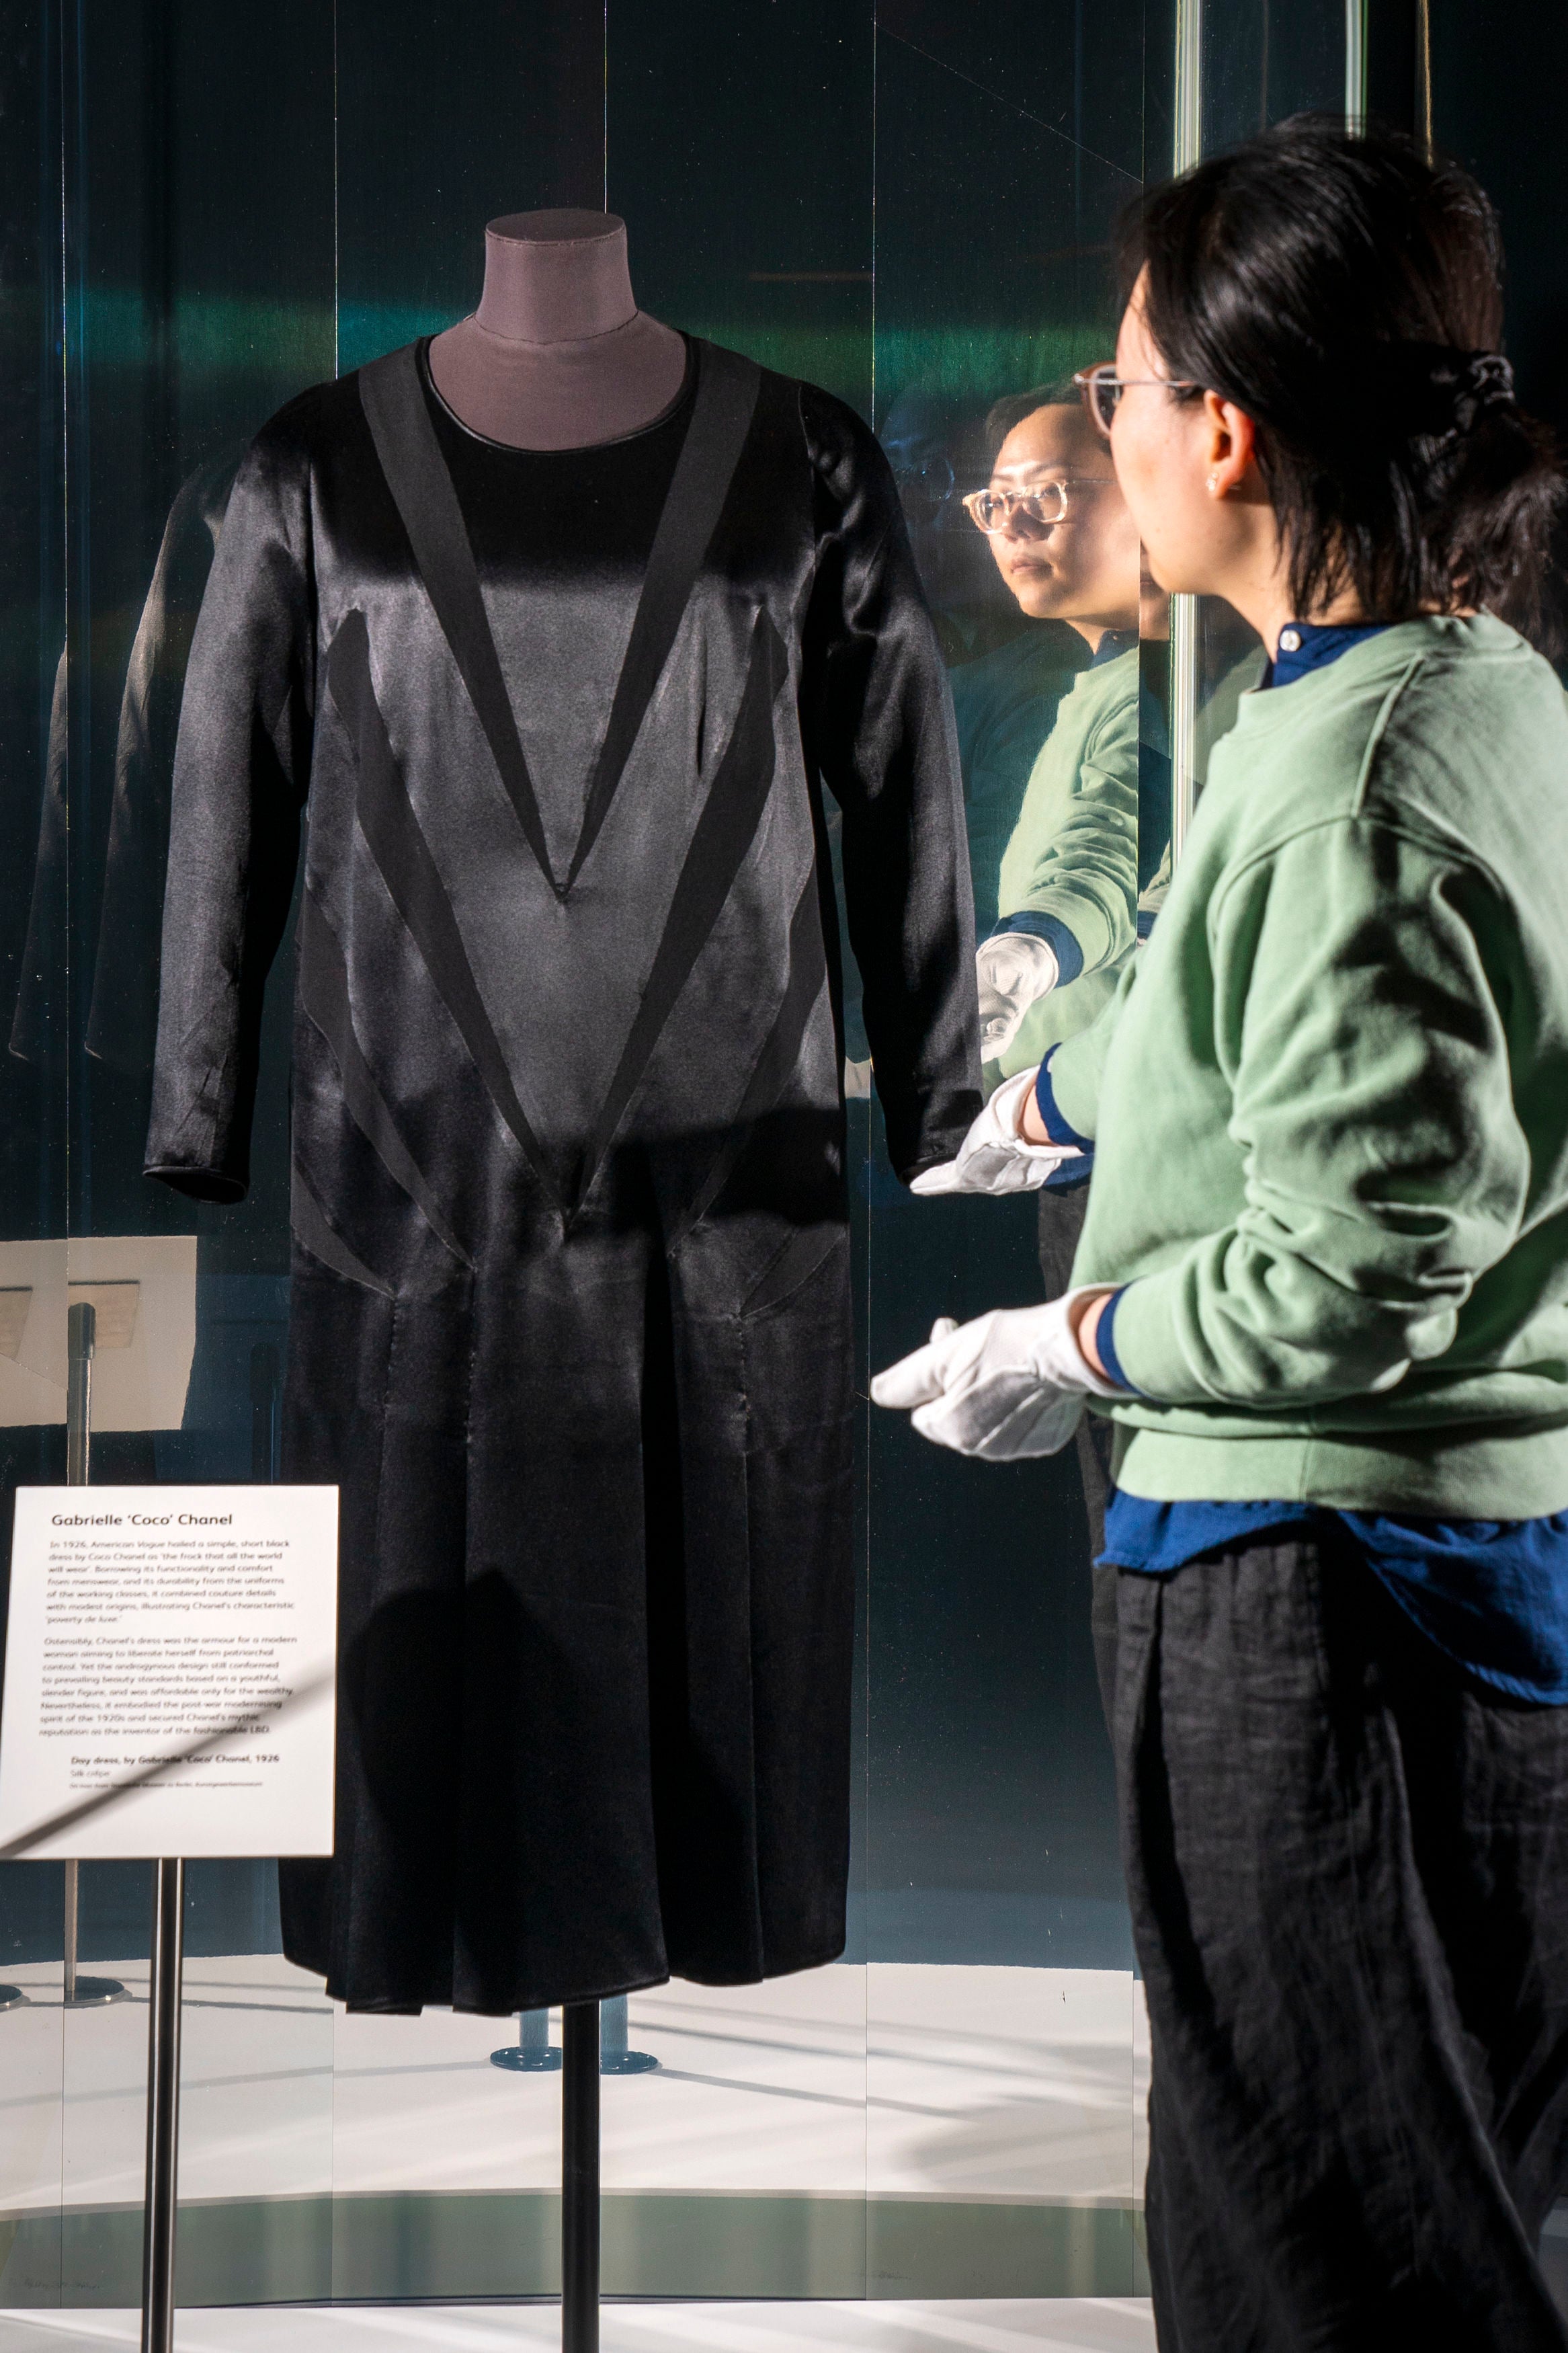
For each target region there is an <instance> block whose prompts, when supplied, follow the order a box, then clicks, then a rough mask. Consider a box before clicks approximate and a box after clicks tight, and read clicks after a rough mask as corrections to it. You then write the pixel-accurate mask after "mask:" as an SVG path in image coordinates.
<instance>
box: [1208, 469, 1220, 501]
mask: <svg viewBox="0 0 1568 2353" xmlns="http://www.w3.org/2000/svg"><path fill="white" fill-rule="evenodd" d="M1208 490H1209V496H1210V498H1211V499H1217V498H1218V496H1219V476H1218V475H1217V474H1211V475H1210V476H1209V482H1208Z"/></svg>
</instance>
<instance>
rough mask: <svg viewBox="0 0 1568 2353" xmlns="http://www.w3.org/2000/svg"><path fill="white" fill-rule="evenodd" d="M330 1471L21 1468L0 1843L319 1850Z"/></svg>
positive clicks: (327, 1765)
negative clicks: (233, 1483) (173, 1481)
mask: <svg viewBox="0 0 1568 2353" xmlns="http://www.w3.org/2000/svg"><path fill="white" fill-rule="evenodd" d="M337 1562H338V1491H337V1489H336V1488H335V1487H266V1486H254V1487H21V1488H18V1490H17V1492H16V1526H15V1532H14V1535H13V1539H12V1546H11V1603H10V1611H9V1617H8V1620H7V1624H6V1634H5V1698H4V1704H3V1707H0V1854H3V1855H12V1856H20V1855H24V1854H25V1855H27V1856H29V1857H37V1858H43V1857H47V1856H61V1857H68V1858H69V1857H79V1858H83V1859H86V1860H97V1859H100V1858H118V1857H123V1856H132V1855H185V1856H191V1855H274V1854H290V1855H292V1854H330V1853H331V1850H332V1745H333V1719H334V1709H333V1676H334V1670H335V1660H336V1647H337V1586H338V1579H337Z"/></svg>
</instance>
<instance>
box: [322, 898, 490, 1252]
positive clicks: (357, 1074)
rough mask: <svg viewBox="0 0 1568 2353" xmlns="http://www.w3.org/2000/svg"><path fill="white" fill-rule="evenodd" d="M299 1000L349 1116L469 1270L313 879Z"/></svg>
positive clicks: (394, 1179)
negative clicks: (359, 1028)
mask: <svg viewBox="0 0 1568 2353" xmlns="http://www.w3.org/2000/svg"><path fill="white" fill-rule="evenodd" d="M300 1003H301V1004H302V1005H303V1007H304V1008H305V1011H306V1013H307V1015H308V1016H309V1018H310V1020H312V1021H313V1022H314V1023H315V1025H316V1028H317V1029H319V1030H320V1031H321V1036H322V1037H323V1038H324V1039H326V1041H327V1045H328V1048H329V1050H330V1051H331V1056H332V1060H334V1061H335V1062H336V1064H337V1066H338V1072H339V1075H340V1077H341V1078H342V1088H343V1101H344V1103H345V1104H346V1105H347V1106H348V1110H349V1113H350V1116H351V1117H352V1118H353V1120H354V1122H355V1123H356V1124H357V1125H358V1126H359V1127H360V1128H361V1129H362V1130H363V1133H364V1134H365V1135H366V1136H367V1137H368V1138H369V1140H370V1143H371V1145H372V1147H373V1148H374V1152H375V1154H376V1155H377V1157H378V1158H379V1159H380V1161H381V1163H382V1165H383V1166H384V1168H385V1169H386V1171H387V1173H388V1175H389V1176H391V1177H392V1179H393V1182H394V1183H395V1184H396V1185H400V1186H401V1187H402V1188H403V1190H404V1191H405V1193H406V1194H407V1195H408V1197H409V1198H410V1200H412V1201H413V1202H415V1203H416V1206H417V1207H418V1208H419V1210H420V1212H421V1213H422V1215H423V1217H424V1219H425V1222H426V1225H427V1226H428V1227H429V1228H430V1229H431V1231H432V1232H433V1233H434V1234H435V1236H436V1237H437V1240H438V1241H440V1242H442V1243H443V1244H444V1245H445V1246H446V1248H447V1250H450V1251H451V1253H452V1256H453V1257H454V1258H455V1259H457V1260H458V1261H459V1263H460V1264H461V1265H463V1266H466V1267H468V1269H469V1270H470V1271H471V1270H472V1267H473V1263H474V1261H473V1259H472V1257H471V1255H470V1254H469V1252H468V1250H465V1249H464V1248H463V1245H462V1243H461V1242H460V1241H459V1240H458V1237H457V1235H456V1234H455V1233H454V1232H453V1230H452V1228H451V1225H450V1223H449V1222H448V1220H447V1215H446V1212H445V1211H444V1210H443V1208H442V1207H441V1205H440V1203H439V1201H438V1200H437V1198H436V1193H435V1188H434V1187H433V1186H432V1185H431V1183H430V1180H429V1178H428V1177H427V1176H426V1174H425V1171H424V1170H423V1169H422V1168H421V1167H420V1166H419V1164H418V1162H417V1161H416V1159H415V1157H414V1155H413V1154H412V1152H410V1150H409V1149H408V1146H407V1145H406V1144H405V1141H404V1139H403V1134H402V1131H401V1130H400V1129H399V1127H398V1125H397V1123H396V1121H395V1119H394V1118H393V1115H392V1112H391V1109H390V1108H389V1106H388V1103H387V1101H386V1097H385V1096H384V1094H383V1093H382V1091H381V1089H380V1087H379V1086H378V1084H377V1083H376V1079H375V1073H374V1071H372V1069H371V1067H370V1064H369V1063H368V1062H367V1061H366V1060H365V1058H364V1054H363V1050H362V1048H361V1046H360V1042H359V1039H358V1038H357V1036H356V1035H355V1033H354V1025H353V1006H352V1004H351V1003H350V1000H349V976H348V966H347V965H346V963H345V962H344V959H343V951H342V944H341V943H340V941H339V939H338V935H337V934H336V932H335V931H334V930H333V929H332V926H331V923H329V922H328V920H327V916H326V913H325V911H324V909H323V908H322V907H321V905H320V903H319V902H318V901H317V898H316V895H315V892H313V891H312V890H311V889H310V884H309V883H307V884H306V886H305V898H304V905H303V907H302V908H301V910H300Z"/></svg>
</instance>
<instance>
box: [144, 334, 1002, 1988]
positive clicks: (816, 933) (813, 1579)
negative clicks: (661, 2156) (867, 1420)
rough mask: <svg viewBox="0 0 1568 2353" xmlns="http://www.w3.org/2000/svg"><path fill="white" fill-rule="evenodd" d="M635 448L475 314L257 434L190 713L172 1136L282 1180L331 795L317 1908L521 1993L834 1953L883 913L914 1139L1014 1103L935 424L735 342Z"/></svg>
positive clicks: (311, 1012) (301, 1313) (307, 1165)
mask: <svg viewBox="0 0 1568 2353" xmlns="http://www.w3.org/2000/svg"><path fill="white" fill-rule="evenodd" d="M682 364H683V371H684V375H683V378H682V377H678V379H677V384H676V390H675V405H674V406H673V407H670V406H669V404H668V399H667V401H666V403H665V406H666V410H667V413H666V415H665V416H664V417H663V418H662V420H660V419H658V418H656V420H655V421H654V422H653V423H652V424H651V426H647V425H645V427H644V428H643V429H641V430H640V431H637V432H635V433H633V434H630V435H626V436H621V437H616V438H613V439H612V440H611V441H610V442H609V445H608V446H605V447H602V448H593V449H582V448H578V449H576V450H567V451H564V452H560V451H558V452H554V453H551V452H546V451H542V450H541V449H539V448H537V447H536V448H532V449H520V448H515V447H512V448H507V447H498V446H497V445H496V442H495V441H494V440H493V439H487V438H483V437H481V436H479V435H477V434H475V433H474V432H473V431H472V430H471V429H470V428H469V427H468V426H467V425H465V424H464V423H463V422H462V421H461V420H460V419H459V418H458V417H457V416H456V415H455V414H453V413H451V412H450V411H449V410H448V409H447V407H446V406H444V403H443V398H442V396H441V393H440V390H439V387H438V382H436V381H433V380H432V377H431V373H430V368H429V364H428V360H427V356H426V349H425V347H423V346H421V347H414V348H410V349H407V350H405V351H402V352H397V353H392V354H391V355H390V356H389V357H388V358H386V359H384V360H381V361H377V362H376V363H374V364H373V365H372V366H370V367H368V368H365V369H363V370H362V371H360V373H359V374H358V375H357V376H349V377H346V378H344V379H342V381H341V382H339V383H337V384H333V385H322V386H321V387H319V388H317V389H316V390H314V391H312V392H310V393H307V394H305V395H303V396H301V397H300V399H299V400H297V401H295V402H294V403H292V404H291V405H290V406H289V407H288V408H287V409H285V410H284V411H282V412H281V414H280V415H279V417H277V418H275V419H274V420H273V422H272V423H271V425H269V426H268V427H267V428H266V429H265V430H264V431H263V433H262V434H261V435H260V436H259V438H258V440H257V442H256V444H255V445H254V447H253V448H252V450H251V453H250V455H249V457H248V458H247V460H246V463H245V465H244V467H243V468H242V470H241V472H240V476H239V479H238V481H237V485H236V488H235V491H234V496H233V500H232V502H231V505H230V508H229V512H228V517H227V521H226V528H225V531H224V535H223V540H222V543H221V546H220V548H219V551H218V558H217V562H216V566H215V569H214V574H213V578H212V582H211V586H210V587H209V590H208V594H207V597H206V601H205V606H204V609H203V613H202V617H201V620H200V623H199V625H198V628H197V632H196V638H195V646H194V649H193V653H192V659H191V666H190V674H189V681H188V685H187V689H186V700H185V710H184V718H183V722H182V731H181V740H180V748H179V754H178V762H177V769H176V777H175V786H174V817H173V833H172V853H171V862H170V878H169V891H168V902H167V912H166V919H165V930H164V949H163V1003H162V1011H161V1027H160V1043H159V1053H158V1068H157V1083H156V1092H155V1099H154V1109H153V1124H152V1132H151V1135H150V1139H149V1150H148V1161H149V1166H150V1168H151V1170H152V1171H153V1173H155V1174H157V1175H159V1176H163V1177H165V1178H167V1179H168V1180H169V1181H171V1182H173V1183H174V1184H175V1185H178V1186H181V1187H184V1189H185V1190H187V1191H189V1192H193V1193H195V1194H197V1195H198V1196H205V1197H207V1198H215V1199H220V1200H221V1199H234V1198H238V1197H239V1195H240V1194H241V1193H242V1192H243V1190H244V1187H245V1183H246V1176H247V1130H248V1124H249V1119H250V1108H251V1102H252V1095H253V1089H254V1084H255V1073H256V1054H257V1035H258V1013H259V1007H260V997H261V987H262V982H263V978H264V976H265V973H266V970H267V966H268V963H269V961H270V959H271V957H272V955H273V953H274V951H275V949H276V946H277V944H278V942H279V938H280V936H281V934H282V932H283V929H284V926H285V923H286V921H287V916H288V911H289V900H290V892H291V890H292V885H293V879H294V872H295V864H296V857H297V845H298V838H299V832H300V819H301V813H302V812H308V840H307V847H306V851H305V861H304V862H305V878H304V892H303V897H302V902H301V913H300V929H299V946H298V986H297V992H296V1012H295V1044H294V1068H293V1102H294V1132H293V1152H294V1166H295V1180H294V1235H295V1250H294V1281H293V1305H292V1321H291V1326H290V1335H289V1379H288V1386H287V1395H286V1402H285V1436H284V1463H283V1475H284V1477H285V1478H288V1479H294V1480H304V1481H314V1480H324V1481H331V1482H338V1483H339V1484H340V1485H341V1488H342V1603H341V1644H342V1680H341V1687H340V1718H339V1722H340V1732H339V1765H338V1790H337V1851H336V1853H335V1855H334V1857H333V1859H332V1861H331V1863H330V1864H321V1865H316V1864H311V1863H295V1864H291V1865H289V1866H288V1867H287V1869H286V1873H285V1889H284V1892H285V1939H286V1949H287V1950H288V1951H289V1954H290V1956H291V1957H293V1958H294V1959H295V1960H296V1961H299V1962H300V1963H302V1964H303V1965H304V1966H306V1967H309V1968H313V1969H317V1970H319V1971H321V1973H323V1974H324V1975H325V1977H326V1978H327V1982H328V1989H329V1991H330V1992H331V1994H332V1995H333V1996H334V1997H336V1998H339V1999H342V2000H346V2001H347V2002H349V2003H350V2004H351V2005H355V2006H361V2007H368V2008H374V2009H379V2010H413V2009H416V2008H418V2007H419V2006H420V2005H421V2004H423V2003H426V2002H451V2003H453V2004H454V2005H455V2006H456V2007H458V2008H461V2009H468V2010H482V2011H489V2012H493V2013H497V2014H501V2013H505V2012H508V2011H516V2010H527V2009H539V2008H542V2007H544V2006H545V2005H547V2004H549V2003H552V2002H556V2001H562V2000H568V2001H579V2000H591V1999H593V1998H595V1997H603V1996H605V1995H609V1994H614V1993H618V1992H623V1991H627V1990H631V1989H636V1988H637V1987H640V1986H647V1985H649V1984H653V1983H656V1982H658V1981H659V1980H661V1979H662V1978H665V1977H666V1976H667V1975H668V1974H670V1973H672V1972H673V1973H675V1974H678V1975H680V1976H683V1977H686V1978H693V1979H696V1980H699V1981H704V1982H710V1983H744V1982H749V1981H752V1980H755V1979H757V1978H763V1977H765V1976H771V1975H774V1974H777V1973H780V1972H782V1971H784V1970H789V1969H795V1968H806V1967H810V1966H813V1965H815V1964H816V1963H819V1962H824V1961H827V1960H830V1959H832V1958H833V1957H835V1956H836V1955H837V1953H838V1952H839V1951H840V1950H841V1949H842V1945H843V1939H844V1905H845V1890H846V1881H847V1856H848V1800H849V1758H848V1738H849V1707H850V1658H851V1646H852V1628H853V1614H854V1612H853V1595H854V1580H853V1572H852V1564H851V1551H850V1529H851V1509H850V1506H851V1489H850V1480H851V1443H850V1441H851V1430H852V1417H853V1414H854V1410H855V1404H856V1400H855V1397H854V1391H853V1380H852V1349H851V1338H850V1330H851V1327H850V1303H849V1290H848V1252H847V1194H846V1175H845V1166H844V1114H843V1105H842V1099H841V1094H840V1070H841V1064H842V1038H841V1018H840V988H839V981H838V955H837V919H836V915H835V912H834V904H833V888H832V881H831V877H830V873H829V862H828V859H827V855H826V806H825V798H824V788H825V787H826V791H827V792H828V793H830V794H831V795H832V796H833V797H835V798H836V799H837V803H838V805H839V807H840V809H841V811H842V828H843V833H842V839H843V869H844V880H845V889H846V898H847V913H848V922H849V928H850V934H851V937H852V939H853V942H854V945H855V950H856V955H857V957H858V962H859V965H860V968H861V972H862V975H863V976H864V981H865V1005H866V1018H867V1025H868V1031H869V1034H870V1039H871V1044H872V1050H873V1052H874V1054H875V1057H876V1068H877V1084H878V1090H879V1097H880V1100H881V1104H882V1109H883V1113H884V1117H885V1122H886V1130H887V1136H888V1145H889V1154H890V1156H891V1158H892V1161H893V1164H894V1166H895V1167H896V1168H898V1170H899V1171H900V1174H902V1175H903V1176H906V1177H907V1176H910V1175H912V1174H914V1173H915V1172H916V1171H917V1170H919V1169H921V1168H923V1167H926V1166H933V1165H935V1164H936V1163H938V1162H940V1161H943V1160H946V1159H950V1158H951V1157H952V1155H953V1154H954V1153H955V1151H956V1149H957V1147H958V1145H959V1143H960V1142H961V1141H962V1138H963V1134H964V1133H965V1132H966V1129H967V1127H968V1124H969V1123H970V1121H971V1119H972V1118H973V1115H974V1114H975V1113H976V1112H977V1110H978V1107H979V1095H978V1076H979V1072H978V1051H977V1049H978V1039H977V1035H976V1026H977V1025H976V1013H975V999H974V990H973V937H972V918H971V909H970V896H969V884H968V875H967V867H966V860H965V856H964V849H963V811H962V801H961V796H960V786H959V778H958V771H957V765H956V760H955V757H954V753H953V744H952V723H951V716H950V711H949V705H948V702H947V697H946V689H945V681H944V676H943V671H942V662H941V659H940V655H939V653H938V650H937V648H936V644H935V640H934V638H933V634H932V630H931V622H930V619H929V617H928V615H927V613H926V610H925V607H924V605H923V602H922V600H921V593H920V588H919V585H918V582H917V579H916V575H915V572H914V567H913V563H912V559H911V557H910V551H909V545H908V541H907V538H906V535H905V532H904V528H903V523H902V520H901V516H900V509H899V501H898V497H897V493H896V491H895V489H894V485H893V482H892V480H891V477H890V474H889V470H888V467H887V465H886V462H885V461H884V459H883V458H882V456H881V453H880V451H879V449H878V448H877V445H876V443H875V442H874V440H873V439H872V438H871V436H870V434H869V433H868V431H867V429H866V427H864V426H863V425H862V424H861V423H860V421H859V420H858V417H855V416H854V414H853V413H852V412H851V411H850V410H848V409H847V408H846V407H844V406H842V404H840V403H839V402H837V400H835V399H833V398H832V397H830V396H828V395H826V394H825V393H821V392H818V391H816V390H814V389H813V388H812V387H810V386H807V385H801V384H798V383H795V382H793V381H791V380H789V379H786V378H784V377H782V376H778V375H772V374H770V373H768V372H767V371H765V370H763V369H760V368H758V367H756V366H755V365H753V364H752V363H751V362H750V361H748V360H745V359H742V358H741V357H739V356H738V355H736V354H734V353H727V352H724V351H722V350H721V349H719V348H717V347H715V346H714V345H711V344H709V343H702V342H700V341H698V340H696V339H691V340H690V341H689V343H688V344H685V345H683V347H682Z"/></svg>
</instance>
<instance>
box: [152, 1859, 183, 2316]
mask: <svg viewBox="0 0 1568 2353" xmlns="http://www.w3.org/2000/svg"><path fill="white" fill-rule="evenodd" d="M153 1870H154V1873H155V1879H154V1884H153V1959H152V1971H151V1984H150V1988H149V1991H150V1994H151V2001H150V2003H149V2016H148V2024H147V2188H146V2198H147V2205H146V2219H145V2221H144V2222H143V2224H142V2353H174V2236H175V2225H176V2222H177V2221H178V2218H179V2203H178V2195H179V2171H180V1980H181V1977H182V1974H183V1972H184V1958H185V1866H184V1863H183V1862H159V1863H156V1864H154V1866H153Z"/></svg>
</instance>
